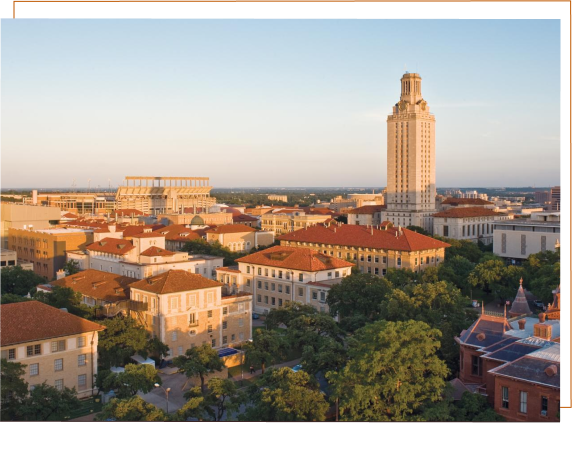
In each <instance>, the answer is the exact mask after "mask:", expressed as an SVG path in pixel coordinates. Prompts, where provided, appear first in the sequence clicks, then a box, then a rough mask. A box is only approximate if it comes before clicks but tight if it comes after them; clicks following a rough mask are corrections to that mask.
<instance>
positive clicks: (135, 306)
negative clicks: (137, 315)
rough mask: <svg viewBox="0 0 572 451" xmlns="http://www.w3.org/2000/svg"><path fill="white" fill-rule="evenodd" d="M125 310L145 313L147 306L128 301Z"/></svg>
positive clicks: (138, 302) (146, 304)
mask: <svg viewBox="0 0 572 451" xmlns="http://www.w3.org/2000/svg"><path fill="white" fill-rule="evenodd" d="M127 308H128V309H129V310H131V311H133V312H146V311H147V310H148V308H149V304H148V303H147V302H141V301H128V302H127Z"/></svg>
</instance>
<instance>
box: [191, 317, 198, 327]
mask: <svg viewBox="0 0 572 451" xmlns="http://www.w3.org/2000/svg"><path fill="white" fill-rule="evenodd" d="M189 327H199V320H198V319H197V320H195V321H189Z"/></svg>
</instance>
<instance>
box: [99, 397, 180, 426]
mask: <svg viewBox="0 0 572 451" xmlns="http://www.w3.org/2000/svg"><path fill="white" fill-rule="evenodd" d="M110 419H113V420H115V421H167V420H168V419H169V417H168V416H167V415H166V414H165V412H163V411H162V410H161V409H159V408H158V407H155V406H154V405H153V404H150V403H148V402H146V401H144V400H143V399H141V398H140V397H139V396H133V397H132V398H127V399H117V398H113V399H112V400H111V401H110V402H109V403H107V404H106V405H105V406H104V407H103V410H102V411H101V413H99V414H97V416H96V417H95V421H107V420H110Z"/></svg>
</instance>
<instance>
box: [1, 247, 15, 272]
mask: <svg viewBox="0 0 572 451" xmlns="http://www.w3.org/2000/svg"><path fill="white" fill-rule="evenodd" d="M17 264H18V254H17V253H16V251H11V250H9V249H1V250H0V266H1V267H2V268H4V267H6V266H16V265H17Z"/></svg>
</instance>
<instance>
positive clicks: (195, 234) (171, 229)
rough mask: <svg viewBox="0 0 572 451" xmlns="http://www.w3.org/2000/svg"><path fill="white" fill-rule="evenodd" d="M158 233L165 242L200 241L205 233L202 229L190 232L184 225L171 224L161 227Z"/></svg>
mask: <svg viewBox="0 0 572 451" xmlns="http://www.w3.org/2000/svg"><path fill="white" fill-rule="evenodd" d="M159 233H160V234H161V235H163V236H164V237H165V240H166V241H194V240H200V239H202V237H203V236H204V235H206V231H205V230H204V229H197V230H191V229H190V228H188V227H187V226H185V225H184V224H173V225H170V226H167V227H163V228H162V229H161V230H159Z"/></svg>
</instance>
